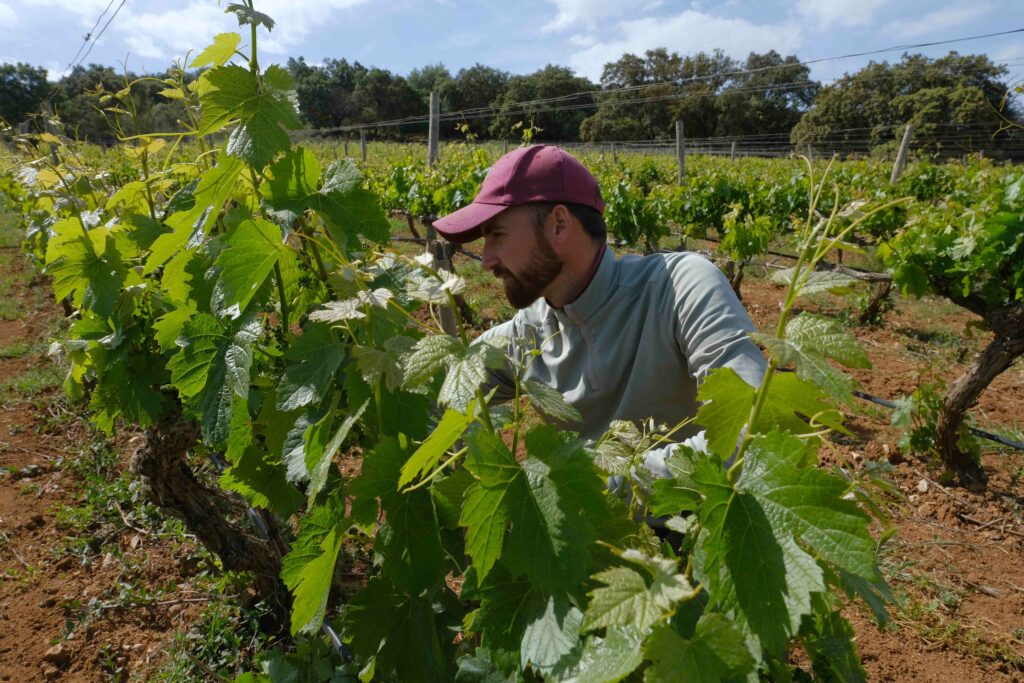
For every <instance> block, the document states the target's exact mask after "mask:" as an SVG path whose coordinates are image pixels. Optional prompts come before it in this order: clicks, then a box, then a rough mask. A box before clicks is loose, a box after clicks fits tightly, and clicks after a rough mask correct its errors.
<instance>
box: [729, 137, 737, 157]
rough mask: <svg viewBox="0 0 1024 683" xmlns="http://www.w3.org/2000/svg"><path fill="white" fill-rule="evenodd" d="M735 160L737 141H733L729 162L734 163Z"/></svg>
mask: <svg viewBox="0 0 1024 683" xmlns="http://www.w3.org/2000/svg"><path fill="white" fill-rule="evenodd" d="M735 158H736V141H735V140H733V141H732V146H731V147H729V161H732V160H733V159H735Z"/></svg>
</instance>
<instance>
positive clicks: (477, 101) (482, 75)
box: [440, 64, 509, 136]
mask: <svg viewBox="0 0 1024 683" xmlns="http://www.w3.org/2000/svg"><path fill="white" fill-rule="evenodd" d="M508 82H509V74H508V72H507V71H501V70H499V69H493V68H491V67H489V66H484V65H483V64H474V65H473V66H471V67H469V68H468V69H459V73H458V74H456V75H455V78H453V79H452V80H450V81H447V82H446V83H445V84H444V87H443V88H442V90H441V93H440V94H441V111H442V112H455V111H462V110H464V109H476V108H479V107H492V106H494V105H495V103H496V102H497V101H498V99H499V98H500V97H501V96H502V95H503V94H504V93H505V89H506V88H507V87H508ZM489 118H490V117H484V118H474V119H469V120H467V121H466V123H467V124H469V131H470V132H471V133H473V134H474V135H477V136H482V135H484V134H485V133H486V132H487V122H488V119H489Z"/></svg>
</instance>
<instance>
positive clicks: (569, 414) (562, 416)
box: [523, 379, 583, 424]
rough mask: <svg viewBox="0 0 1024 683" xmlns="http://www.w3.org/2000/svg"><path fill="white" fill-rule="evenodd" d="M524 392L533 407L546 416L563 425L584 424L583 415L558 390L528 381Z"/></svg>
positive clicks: (524, 386)
mask: <svg viewBox="0 0 1024 683" xmlns="http://www.w3.org/2000/svg"><path fill="white" fill-rule="evenodd" d="M523 390H524V391H525V392H526V395H527V396H529V397H530V400H531V401H532V402H533V407H534V408H536V409H537V410H539V411H540V412H541V413H542V414H543V415H544V416H546V417H547V418H549V419H551V420H555V421H556V422H561V423H569V424H571V423H574V422H582V421H583V415H581V414H580V411H579V410H577V409H576V407H575V406H573V405H572V404H571V403H569V402H568V401H566V400H565V397H564V396H563V395H562V393H561V392H560V391H558V390H557V389H553V388H552V387H549V386H548V385H546V384H541V383H540V382H535V381H534V380H532V379H528V380H526V381H525V382H523Z"/></svg>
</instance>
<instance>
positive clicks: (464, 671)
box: [455, 647, 508, 683]
mask: <svg viewBox="0 0 1024 683" xmlns="http://www.w3.org/2000/svg"><path fill="white" fill-rule="evenodd" d="M456 664H458V667H459V670H458V671H456V672H455V683H508V677H507V676H504V675H502V673H501V672H500V671H498V669H497V667H495V666H494V663H493V662H491V653H490V651H489V650H488V649H487V648H486V647H478V648H477V649H476V652H474V653H473V654H471V655H463V656H462V657H459V660H458V662H456Z"/></svg>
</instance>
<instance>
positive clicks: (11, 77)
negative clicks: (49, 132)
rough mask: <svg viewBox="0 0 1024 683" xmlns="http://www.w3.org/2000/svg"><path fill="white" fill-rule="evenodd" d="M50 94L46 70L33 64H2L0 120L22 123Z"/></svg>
mask: <svg viewBox="0 0 1024 683" xmlns="http://www.w3.org/2000/svg"><path fill="white" fill-rule="evenodd" d="M49 92H50V84H49V83H48V82H47V81H46V69H44V68H42V67H41V66H32V65H31V64H23V63H21V62H19V63H17V64H0V119H3V120H5V121H7V122H8V123H20V122H21V121H24V120H25V118H26V117H28V115H29V114H31V113H32V112H35V111H38V109H39V104H40V103H41V102H42V101H43V99H44V98H45V97H46V96H47V95H48V94H49Z"/></svg>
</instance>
